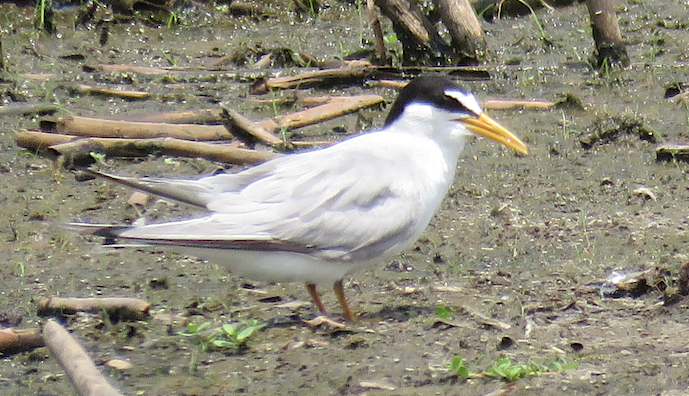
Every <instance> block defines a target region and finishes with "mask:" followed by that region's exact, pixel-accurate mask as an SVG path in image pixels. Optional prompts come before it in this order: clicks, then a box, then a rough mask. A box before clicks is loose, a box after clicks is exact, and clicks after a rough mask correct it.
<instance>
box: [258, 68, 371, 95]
mask: <svg viewBox="0 0 689 396" xmlns="http://www.w3.org/2000/svg"><path fill="white" fill-rule="evenodd" d="M375 70H376V69H375V68H373V67H343V68H339V69H325V70H314V71H310V72H306V73H302V74H299V75H297V76H286V77H276V78H269V79H266V80H264V81H258V82H257V83H256V84H254V85H253V86H252V87H251V89H250V93H251V94H252V95H260V94H264V93H267V92H270V90H273V89H288V88H297V87H302V88H306V87H313V86H315V85H337V84H343V83H347V82H356V81H362V80H364V79H365V78H368V77H370V76H371V75H372V74H373V73H374V71H375Z"/></svg>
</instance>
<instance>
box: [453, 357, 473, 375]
mask: <svg viewBox="0 0 689 396" xmlns="http://www.w3.org/2000/svg"><path fill="white" fill-rule="evenodd" d="M450 370H452V371H454V372H455V373H457V374H458V375H459V376H460V377H464V378H469V368H468V367H467V366H465V365H464V359H462V357H461V356H459V355H455V357H453V358H452V361H451V362H450Z"/></svg>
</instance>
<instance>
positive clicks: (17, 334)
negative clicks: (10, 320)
mask: <svg viewBox="0 0 689 396" xmlns="http://www.w3.org/2000/svg"><path fill="white" fill-rule="evenodd" d="M42 346H43V336H42V335H41V329H14V328H10V329H2V330H0V355H9V354H12V353H17V352H21V351H27V350H31V349H33V348H38V347H42Z"/></svg>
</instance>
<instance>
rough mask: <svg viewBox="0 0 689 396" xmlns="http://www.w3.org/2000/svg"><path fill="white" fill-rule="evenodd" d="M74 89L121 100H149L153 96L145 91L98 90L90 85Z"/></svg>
mask: <svg viewBox="0 0 689 396" xmlns="http://www.w3.org/2000/svg"><path fill="white" fill-rule="evenodd" d="M72 89H73V90H74V91H76V92H78V93H80V94H87V95H103V96H116V97H120V98H127V99H148V98H150V97H151V96H153V95H151V94H150V93H148V92H143V91H129V90H116V89H109V88H96V87H90V86H88V85H81V84H80V85H75V86H73V87H72Z"/></svg>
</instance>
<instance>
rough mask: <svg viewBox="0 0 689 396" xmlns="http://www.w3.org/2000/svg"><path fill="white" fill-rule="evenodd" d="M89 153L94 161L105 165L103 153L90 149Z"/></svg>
mask: <svg viewBox="0 0 689 396" xmlns="http://www.w3.org/2000/svg"><path fill="white" fill-rule="evenodd" d="M89 155H90V156H91V158H93V159H94V161H96V164H98V165H103V166H106V165H107V164H106V163H105V153H97V152H95V151H91V152H90V153H89Z"/></svg>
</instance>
